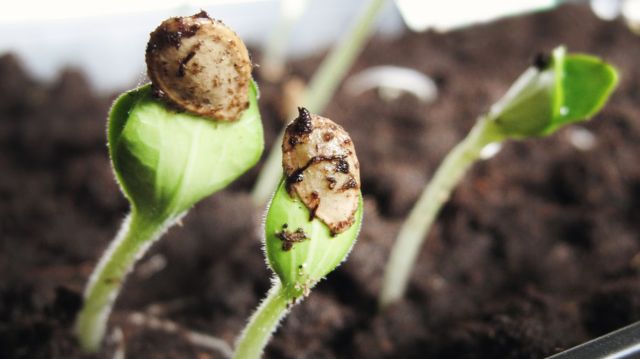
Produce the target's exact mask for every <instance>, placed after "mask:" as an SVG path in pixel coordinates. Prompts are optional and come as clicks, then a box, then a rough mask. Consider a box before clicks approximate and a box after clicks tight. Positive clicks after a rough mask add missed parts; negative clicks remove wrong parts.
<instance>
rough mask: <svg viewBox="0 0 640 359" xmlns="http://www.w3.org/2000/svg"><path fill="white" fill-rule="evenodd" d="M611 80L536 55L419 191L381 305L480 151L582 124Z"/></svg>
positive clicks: (577, 60)
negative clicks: (573, 124) (506, 141)
mask: <svg viewBox="0 0 640 359" xmlns="http://www.w3.org/2000/svg"><path fill="white" fill-rule="evenodd" d="M617 82H618V74H617V72H616V70H615V69H614V68H613V67H612V66H611V65H609V64H607V63H605V62H603V61H602V60H600V59H598V58H596V57H593V56H589V55H583V54H566V53H565V49H564V48H563V47H560V48H557V49H556V50H554V51H553V53H552V55H551V56H538V57H537V58H536V60H535V62H534V65H533V66H532V67H531V68H529V69H528V70H527V71H525V72H524V73H523V74H522V75H521V76H520V78H519V79H518V80H517V81H516V82H515V83H514V84H513V86H512V87H511V89H509V91H507V93H506V94H505V95H504V97H503V98H502V99H501V100H500V101H498V102H497V103H496V104H494V105H493V106H492V107H491V109H490V111H489V113H487V114H486V115H484V116H481V117H480V118H479V120H478V122H477V123H476V125H475V126H474V127H473V128H472V129H471V132H470V133H469V134H468V135H467V137H466V138H465V139H464V140H463V141H462V142H460V143H459V144H458V145H457V146H456V147H455V148H454V149H453V150H451V152H450V153H449V154H448V155H447V156H446V158H445V159H444V161H443V162H442V164H441V165H440V167H439V168H438V169H437V171H436V172H435V174H434V176H433V179H432V180H431V182H430V183H429V184H428V185H427V187H426V188H425V190H424V191H423V192H422V194H421V196H420V198H419V199H418V201H417V202H416V204H415V206H414V207H413V209H412V210H411V213H410V214H409V217H408V218H407V219H406V221H405V222H404V224H403V226H402V228H401V229H400V233H399V235H398V238H397V240H396V242H395V244H394V246H393V249H392V251H391V257H390V260H389V262H388V264H387V267H386V271H385V276H384V281H383V286H382V291H381V293H380V298H379V301H380V304H381V306H386V305H388V304H391V303H393V302H395V301H397V300H399V299H400V298H401V297H402V295H403V293H404V291H405V288H406V286H407V282H408V279H409V274H410V272H411V269H412V268H413V265H414V264H415V261H416V258H417V255H418V251H419V249H420V247H421V245H422V242H423V241H424V238H425V236H426V234H427V232H428V231H429V228H430V227H431V225H432V224H433V221H434V219H435V217H436V215H437V214H438V212H439V210H440V208H441V207H442V205H443V204H444V203H445V202H446V201H447V200H448V199H449V196H450V195H451V191H452V190H453V188H454V186H455V185H456V184H457V183H458V182H459V181H460V179H461V178H462V176H463V175H464V173H465V172H466V171H467V169H468V168H469V167H470V166H471V165H472V164H473V163H474V162H475V161H477V160H478V158H479V157H480V154H481V152H482V149H483V148H485V147H486V146H488V145H490V144H494V143H500V142H502V141H505V140H509V139H514V140H519V139H526V138H532V137H544V136H548V135H551V134H553V133H554V132H556V131H557V130H559V129H560V128H562V127H563V126H566V125H568V124H571V123H574V122H579V121H584V120H585V119H588V118H590V117H591V116H593V115H594V114H596V113H597V112H598V111H599V110H600V109H601V108H602V106H604V104H605V102H606V101H607V99H608V97H609V95H610V94H611V92H612V91H613V89H614V88H615V86H616V84H617Z"/></svg>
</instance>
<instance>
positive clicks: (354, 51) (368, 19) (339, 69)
mask: <svg viewBox="0 0 640 359" xmlns="http://www.w3.org/2000/svg"><path fill="white" fill-rule="evenodd" d="M384 3H385V0H369V2H368V3H367V4H366V5H365V7H364V8H363V9H362V12H361V13H360V15H359V16H358V17H357V18H356V20H355V22H354V23H353V26H352V27H351V28H350V29H349V31H348V32H347V33H346V35H345V36H344V37H343V38H342V40H341V41H340V42H339V43H338V44H337V45H336V46H335V47H334V48H333V49H332V50H331V53H329V55H327V57H326V58H325V59H324V61H323V62H322V64H321V65H320V67H319V68H318V70H317V71H316V72H315V74H314V75H313V78H312V79H311V81H310V82H309V86H308V87H307V89H306V90H305V94H304V96H303V98H304V101H303V103H302V104H300V105H301V106H304V107H306V108H307V109H308V110H309V112H311V113H317V114H320V113H322V112H323V111H324V109H325V107H326V106H327V103H329V100H331V97H332V96H333V93H334V92H335V90H336V88H337V87H338V85H339V84H340V81H341V80H342V78H343V77H344V75H345V74H346V73H347V71H348V70H349V68H351V65H352V64H353V62H354V61H355V59H356V56H357V55H358V54H359V53H360V51H361V50H362V48H363V47H364V44H365V40H366V39H367V38H368V37H369V34H370V33H371V29H372V28H373V24H374V23H375V20H376V18H377V17H378V13H380V10H381V9H382V6H383V5H384ZM292 116H293V115H292ZM283 134H284V129H283V130H282V131H281V132H280V135H279V136H278V140H276V142H274V145H273V146H272V148H271V150H270V151H269V157H267V159H266V161H265V163H264V165H263V167H262V171H260V174H259V175H258V180H257V182H256V184H255V186H254V188H253V192H252V193H251V196H252V198H253V200H254V203H256V204H257V205H263V204H264V203H266V202H267V200H268V199H269V197H270V196H271V194H273V191H274V190H275V189H276V186H277V185H278V181H279V180H280V173H281V172H282V168H281V167H280V166H281V164H282V151H281V149H280V143H282V137H283Z"/></svg>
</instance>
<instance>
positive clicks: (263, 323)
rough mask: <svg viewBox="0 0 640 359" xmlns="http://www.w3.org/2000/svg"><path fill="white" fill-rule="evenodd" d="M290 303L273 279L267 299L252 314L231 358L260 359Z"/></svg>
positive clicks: (287, 296) (288, 297) (282, 288)
mask: <svg viewBox="0 0 640 359" xmlns="http://www.w3.org/2000/svg"><path fill="white" fill-rule="evenodd" d="M290 303H291V296H290V295H289V294H288V293H287V290H286V289H285V288H284V287H283V286H282V283H281V282H280V280H279V279H275V280H274V282H273V287H272V288H271V290H269V294H267V298H265V300H264V301H263V302H262V303H261V304H260V306H259V307H258V310H256V312H255V313H253V315H252V316H251V319H250V320H249V324H247V326H246V327H245V329H244V331H243V332H242V334H241V335H240V338H239V339H238V341H237V343H236V351H235V354H234V356H233V357H234V358H235V359H254V358H260V357H261V355H262V352H263V351H264V348H265V347H266V346H267V343H269V339H270V338H271V334H273V332H274V331H275V330H276V327H277V326H278V323H280V319H282V317H284V316H285V314H287V311H288V310H289V306H290Z"/></svg>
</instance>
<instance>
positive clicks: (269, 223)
mask: <svg viewBox="0 0 640 359" xmlns="http://www.w3.org/2000/svg"><path fill="white" fill-rule="evenodd" d="M359 198H360V199H359V205H358V209H357V211H356V213H355V221H354V223H353V224H352V225H351V227H349V228H348V229H347V230H346V231H344V232H342V233H339V234H337V235H335V236H332V234H331V231H330V229H329V227H328V226H327V225H326V224H325V223H323V222H322V221H321V220H319V219H318V218H313V219H310V213H309V210H308V209H307V207H306V206H305V204H304V203H303V202H302V201H301V200H300V199H299V198H298V196H293V197H292V196H290V195H289V194H288V193H287V190H286V186H285V183H284V181H282V182H281V183H280V185H279V186H278V189H277V190H276V192H275V194H274V196H273V199H272V200H271V204H270V206H269V211H268V213H267V218H266V221H265V251H266V254H267V260H268V263H269V265H270V266H271V268H272V269H273V271H274V272H275V273H276V274H277V275H278V277H279V278H280V280H281V281H282V284H283V286H284V287H287V288H289V291H290V292H293V293H295V297H300V296H302V295H306V294H307V293H308V291H309V290H310V289H311V288H312V287H313V286H314V285H315V284H316V283H317V282H318V281H319V280H321V279H322V278H324V277H325V276H326V275H327V274H329V273H330V272H331V271H333V270H334V269H335V268H336V267H337V266H338V265H339V264H340V263H341V262H342V261H344V260H345V259H346V257H347V255H348V254H349V251H350V250H351V248H352V247H353V245H354V243H355V241H356V238H357V237H358V233H359V231H360V226H361V224H362V196H361V195H360V197H359ZM285 238H287V239H289V240H290V241H288V242H287V241H285ZM293 299H295V298H293Z"/></svg>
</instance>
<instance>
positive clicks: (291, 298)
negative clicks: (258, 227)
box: [235, 109, 362, 359]
mask: <svg viewBox="0 0 640 359" xmlns="http://www.w3.org/2000/svg"><path fill="white" fill-rule="evenodd" d="M282 150H283V152H284V155H283V167H284V176H283V177H282V179H281V181H280V185H279V186H278V189H277V190H276V193H275V195H274V197H273V199H272V200H271V204H270V206H269V210H268V213H267V218H266V222H265V252H266V256H267V262H268V264H269V266H270V267H271V269H272V270H273V271H274V272H275V273H276V275H277V277H276V278H274V279H273V287H272V288H271V290H270V291H269V294H268V296H267V298H266V299H265V300H264V301H263V302H262V304H261V305H260V307H259V308H258V310H257V311H256V312H255V313H254V315H253V316H252V317H251V320H250V322H249V324H248V325H247V327H246V328H245V330H244V331H243V333H242V335H241V336H240V339H239V340H238V343H237V349H236V353H235V358H242V359H251V358H259V357H260V355H261V354H262V352H263V350H264V347H265V346H266V345H267V343H268V341H269V338H270V337H271V333H273V331H274V330H275V329H276V327H277V325H278V322H279V321H280V319H281V318H282V317H283V316H284V315H285V314H286V313H287V311H288V309H289V308H290V307H291V306H292V305H293V304H296V303H297V302H299V301H300V300H301V299H303V298H304V297H305V296H307V295H308V294H309V291H310V290H311V288H312V287H313V286H314V285H315V284H316V283H317V282H318V281H320V280H321V279H322V278H323V277H325V276H326V275H327V274H329V273H330V272H331V271H333V270H334V269H335V268H336V267H337V266H338V265H339V264H340V263H341V262H342V261H344V260H345V258H346V257H347V255H348V253H349V251H350V250H351V247H352V246H353V244H354V243H355V240H356V238H357V236H358V232H359V230H360V225H361V222H362V196H361V194H360V173H359V164H358V159H357V157H356V153H355V149H354V147H353V143H352V142H351V139H350V138H349V135H348V134H347V133H346V132H345V131H344V129H342V127H340V126H338V125H337V124H335V123H334V122H333V121H331V120H329V119H326V118H323V117H320V116H316V115H312V114H309V112H308V111H307V110H305V109H300V115H299V117H298V118H297V119H296V120H295V121H293V122H292V123H291V124H290V125H289V126H288V127H287V129H286V131H285V138H284V141H283V144H282Z"/></svg>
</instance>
